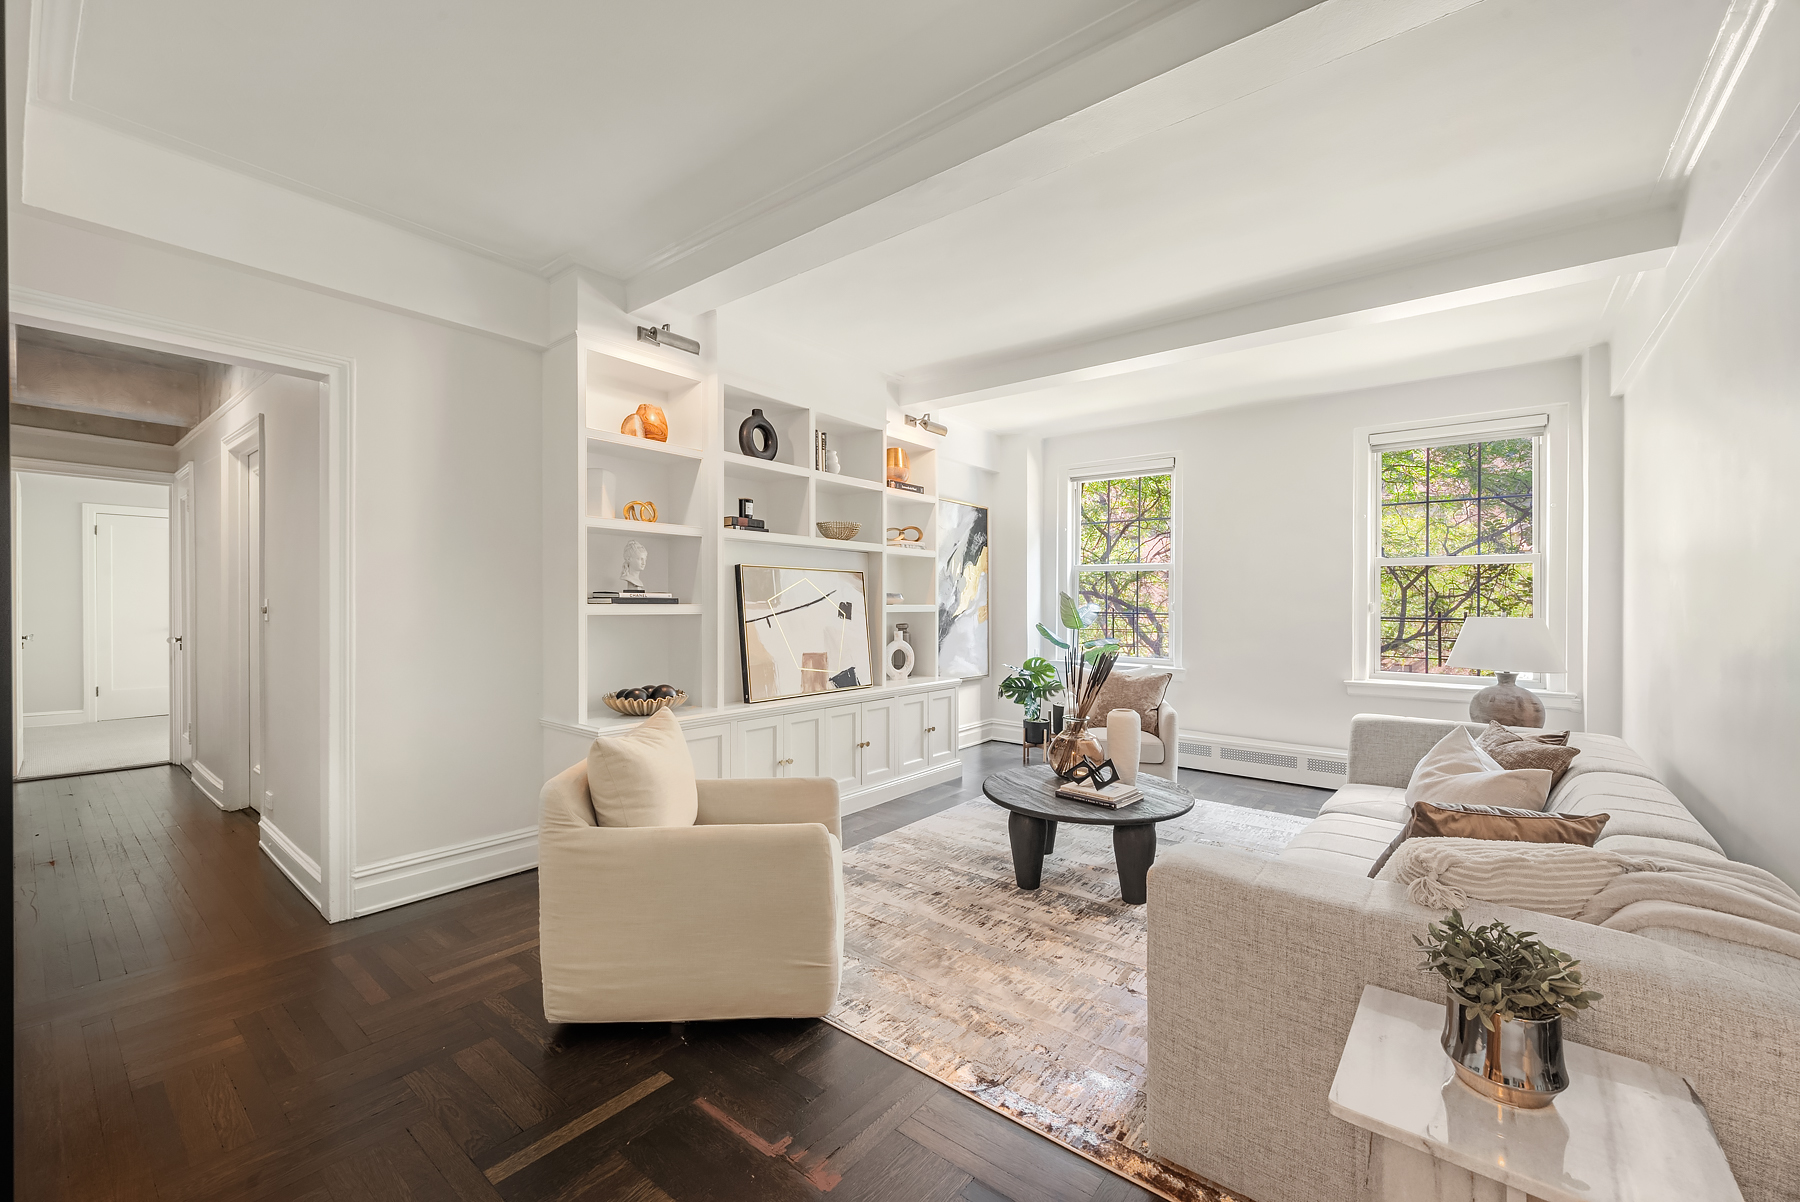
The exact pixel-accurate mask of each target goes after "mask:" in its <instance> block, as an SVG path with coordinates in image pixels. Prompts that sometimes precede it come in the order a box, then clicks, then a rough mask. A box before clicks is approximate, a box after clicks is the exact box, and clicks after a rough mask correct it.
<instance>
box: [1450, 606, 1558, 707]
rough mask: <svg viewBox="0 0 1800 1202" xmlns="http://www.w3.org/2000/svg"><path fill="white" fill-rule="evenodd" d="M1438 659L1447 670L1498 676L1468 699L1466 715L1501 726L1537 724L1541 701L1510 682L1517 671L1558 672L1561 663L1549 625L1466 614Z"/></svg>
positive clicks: (1533, 620) (1512, 681) (1516, 619)
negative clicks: (1452, 642)
mask: <svg viewBox="0 0 1800 1202" xmlns="http://www.w3.org/2000/svg"><path fill="white" fill-rule="evenodd" d="M1444 662H1445V664H1446V665H1447V666H1448V667H1452V668H1478V669H1485V670H1487V671H1490V672H1492V673H1493V674H1494V675H1495V676H1496V677H1498V678H1499V683H1498V684H1493V685H1489V686H1488V687H1487V688H1485V689H1483V690H1481V692H1479V693H1477V694H1475V696H1473V697H1471V698H1470V699H1469V717H1470V719H1471V720H1473V721H1476V722H1498V723H1500V724H1501V725H1502V726H1542V725H1543V724H1544V703H1543V702H1541V701H1539V700H1538V699H1537V696H1536V695H1535V694H1534V693H1532V691H1531V690H1530V689H1526V688H1521V687H1519V685H1518V684H1516V683H1514V682H1515V681H1516V680H1517V679H1518V675H1519V673H1521V672H1561V671H1562V670H1563V668H1564V667H1565V665H1564V663H1563V653H1562V650H1561V648H1559V647H1558V646H1557V645H1556V640H1555V638H1553V637H1552V636H1551V634H1550V627H1549V626H1548V625H1546V624H1545V623H1543V622H1539V621H1538V620H1537V619H1535V618H1468V619H1466V620H1464V622H1463V624H1462V630H1461V631H1460V632H1458V634H1457V636H1456V645H1455V646H1454V647H1452V648H1451V649H1450V658H1449V659H1447V660H1445V661H1444Z"/></svg>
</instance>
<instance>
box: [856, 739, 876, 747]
mask: <svg viewBox="0 0 1800 1202" xmlns="http://www.w3.org/2000/svg"><path fill="white" fill-rule="evenodd" d="M870 742H873V740H870ZM868 745H869V744H868V743H858V744H857V746H858V747H867V746H868Z"/></svg>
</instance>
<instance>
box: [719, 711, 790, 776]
mask: <svg viewBox="0 0 1800 1202" xmlns="http://www.w3.org/2000/svg"><path fill="white" fill-rule="evenodd" d="M731 728H732V732H733V742H734V743H735V744H736V746H735V747H733V748H732V760H733V768H734V771H733V773H732V775H733V776H751V777H759V776H780V775H781V768H782V764H781V759H782V751H781V719H780V718H779V717H776V716H774V715H771V716H769V717H767V718H745V719H743V720H742V721H739V722H734V723H732V725H731Z"/></svg>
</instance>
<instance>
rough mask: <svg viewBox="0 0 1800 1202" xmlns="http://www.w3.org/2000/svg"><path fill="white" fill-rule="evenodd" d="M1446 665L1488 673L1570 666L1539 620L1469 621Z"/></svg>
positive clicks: (1500, 619)
mask: <svg viewBox="0 0 1800 1202" xmlns="http://www.w3.org/2000/svg"><path fill="white" fill-rule="evenodd" d="M1444 662H1445V663H1446V664H1448V665H1449V666H1450V667H1452V668H1480V669H1485V670H1486V671H1489V672H1561V671H1563V669H1564V668H1566V667H1567V666H1568V665H1567V664H1566V663H1564V661H1563V652H1562V648H1561V647H1559V646H1557V644H1556V638H1555V637H1554V636H1553V635H1551V633H1550V627H1549V626H1548V625H1547V624H1545V623H1543V622H1540V621H1538V620H1537V619H1536V618H1469V619H1467V620H1465V621H1464V622H1463V624H1462V630H1461V632H1460V633H1458V634H1457V636H1456V645H1455V646H1454V647H1452V648H1451V649H1450V658H1449V659H1447V660H1445V661H1444Z"/></svg>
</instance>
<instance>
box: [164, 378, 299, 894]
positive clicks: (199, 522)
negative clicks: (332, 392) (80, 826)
mask: <svg viewBox="0 0 1800 1202" xmlns="http://www.w3.org/2000/svg"><path fill="white" fill-rule="evenodd" d="M321 392H322V390H321V386H320V385H319V384H318V383H317V382H316V381H313V380H303V379H296V378H295V377H293V376H281V375H275V376H269V375H264V376H262V377H261V380H260V383H259V385H258V386H257V387H256V388H254V389H252V390H250V391H249V392H247V393H245V394H243V395H241V396H240V397H238V398H237V399H236V400H235V401H234V402H232V403H231V404H228V405H226V406H224V407H223V408H221V409H219V410H217V411H216V412H214V413H213V414H212V416H211V417H209V418H208V419H207V420H206V421H205V422H203V423H201V425H200V426H199V427H198V428H196V429H195V431H194V432H193V433H192V434H190V435H189V436H188V437H187V438H185V439H183V440H182V442H181V444H180V446H179V448H178V453H179V455H180V458H181V462H182V463H183V464H192V465H193V498H194V542H195V556H194V558H195V564H194V568H195V570H194V573H193V575H194V598H193V606H194V608H193V613H194V620H193V624H192V627H191V632H190V634H189V635H188V636H187V642H188V653H189V654H190V655H191V656H192V662H193V666H194V676H195V684H196V689H195V698H194V705H193V709H194V718H193V729H192V735H193V746H194V761H195V769H194V771H195V773H196V775H199V774H201V773H203V772H204V773H210V774H211V775H212V776H214V777H216V778H218V779H219V780H220V781H222V782H223V786H222V788H221V789H220V790H219V791H220V794H221V796H220V798H219V799H218V800H220V801H222V802H223V803H224V804H225V805H226V806H227V807H228V808H231V809H239V808H242V807H243V806H245V805H250V806H254V807H256V808H257V809H258V810H260V811H262V815H263V819H264V821H265V822H266V823H271V824H273V825H274V826H275V827H276V828H277V829H279V830H280V832H281V834H282V835H283V836H285V837H286V839H288V840H289V841H291V842H292V844H293V845H294V846H296V847H298V848H299V849H300V850H301V851H302V852H303V853H304V854H305V855H306V856H307V857H308V858H309V859H311V860H312V861H313V863H314V864H315V865H316V864H319V863H322V862H323V861H324V857H325V832H324V823H323V821H322V817H323V810H322V808H321V806H320V805H319V798H320V796H321V792H320V790H321V787H322V784H321V775H320V771H319V763H320V756H321V755H322V753H323V750H324V725H323V723H322V722H321V721H320V691H319V685H320V673H321V671H322V670H323V667H324V663H325V638H324V633H323V629H322V625H321V621H320V619H321V608H320V606H321V600H322V591H321V588H322V583H323V574H322V572H321V570H320V562H319V540H320V533H321V532H320V512H319V509H320V499H321V489H320V486H319V450H320V429H321V424H322V418H323V413H322V410H321V404H322V402H323V397H322V395H321ZM259 416H260V417H261V419H262V441H261V451H262V454H261V472H262V527H263V573H262V590H261V591H262V595H263V596H266V597H267V598H268V601H269V617H268V620H267V621H266V622H260V623H256V624H255V626H260V627H261V637H262V639H263V648H264V650H263V665H262V669H263V697H264V705H265V707H266V708H265V711H264V723H263V725H264V730H265V732H266V742H265V744H264V749H263V758H262V768H263V782H262V788H263V790H264V792H265V793H266V794H268V795H269V796H265V797H253V796H251V792H252V787H251V777H250V726H249V716H250V715H249V707H248V705H249V703H248V697H247V694H246V692H245V683H246V679H247V672H246V668H245V665H244V660H243V655H244V646H245V640H247V639H248V638H251V637H254V636H255V626H253V625H251V624H250V622H249V620H248V619H247V617H246V615H245V614H244V613H242V612H239V607H244V608H248V607H249V606H253V605H254V604H255V601H254V599H250V598H247V597H246V595H245V594H244V592H243V591H242V589H241V586H240V581H241V580H242V578H243V577H242V572H243V571H244V562H243V555H242V552H243V549H244V547H243V543H242V542H241V541H240V539H239V537H238V534H237V522H236V514H235V513H233V512H232V510H233V506H234V505H235V503H236V502H235V499H234V489H233V488H232V485H231V477H232V472H233V471H234V470H241V469H238V468H237V465H236V464H234V463H233V461H232V457H231V455H230V453H229V452H228V451H226V450H225V448H224V445H223V443H224V440H225V439H226V438H228V437H230V436H232V435H233V434H235V433H236V432H237V431H239V430H240V429H242V428H243V427H245V426H246V425H248V424H250V423H252V422H254V421H255V420H256V419H257V418H258V417H259ZM309 887H311V886H310V885H309Z"/></svg>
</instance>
